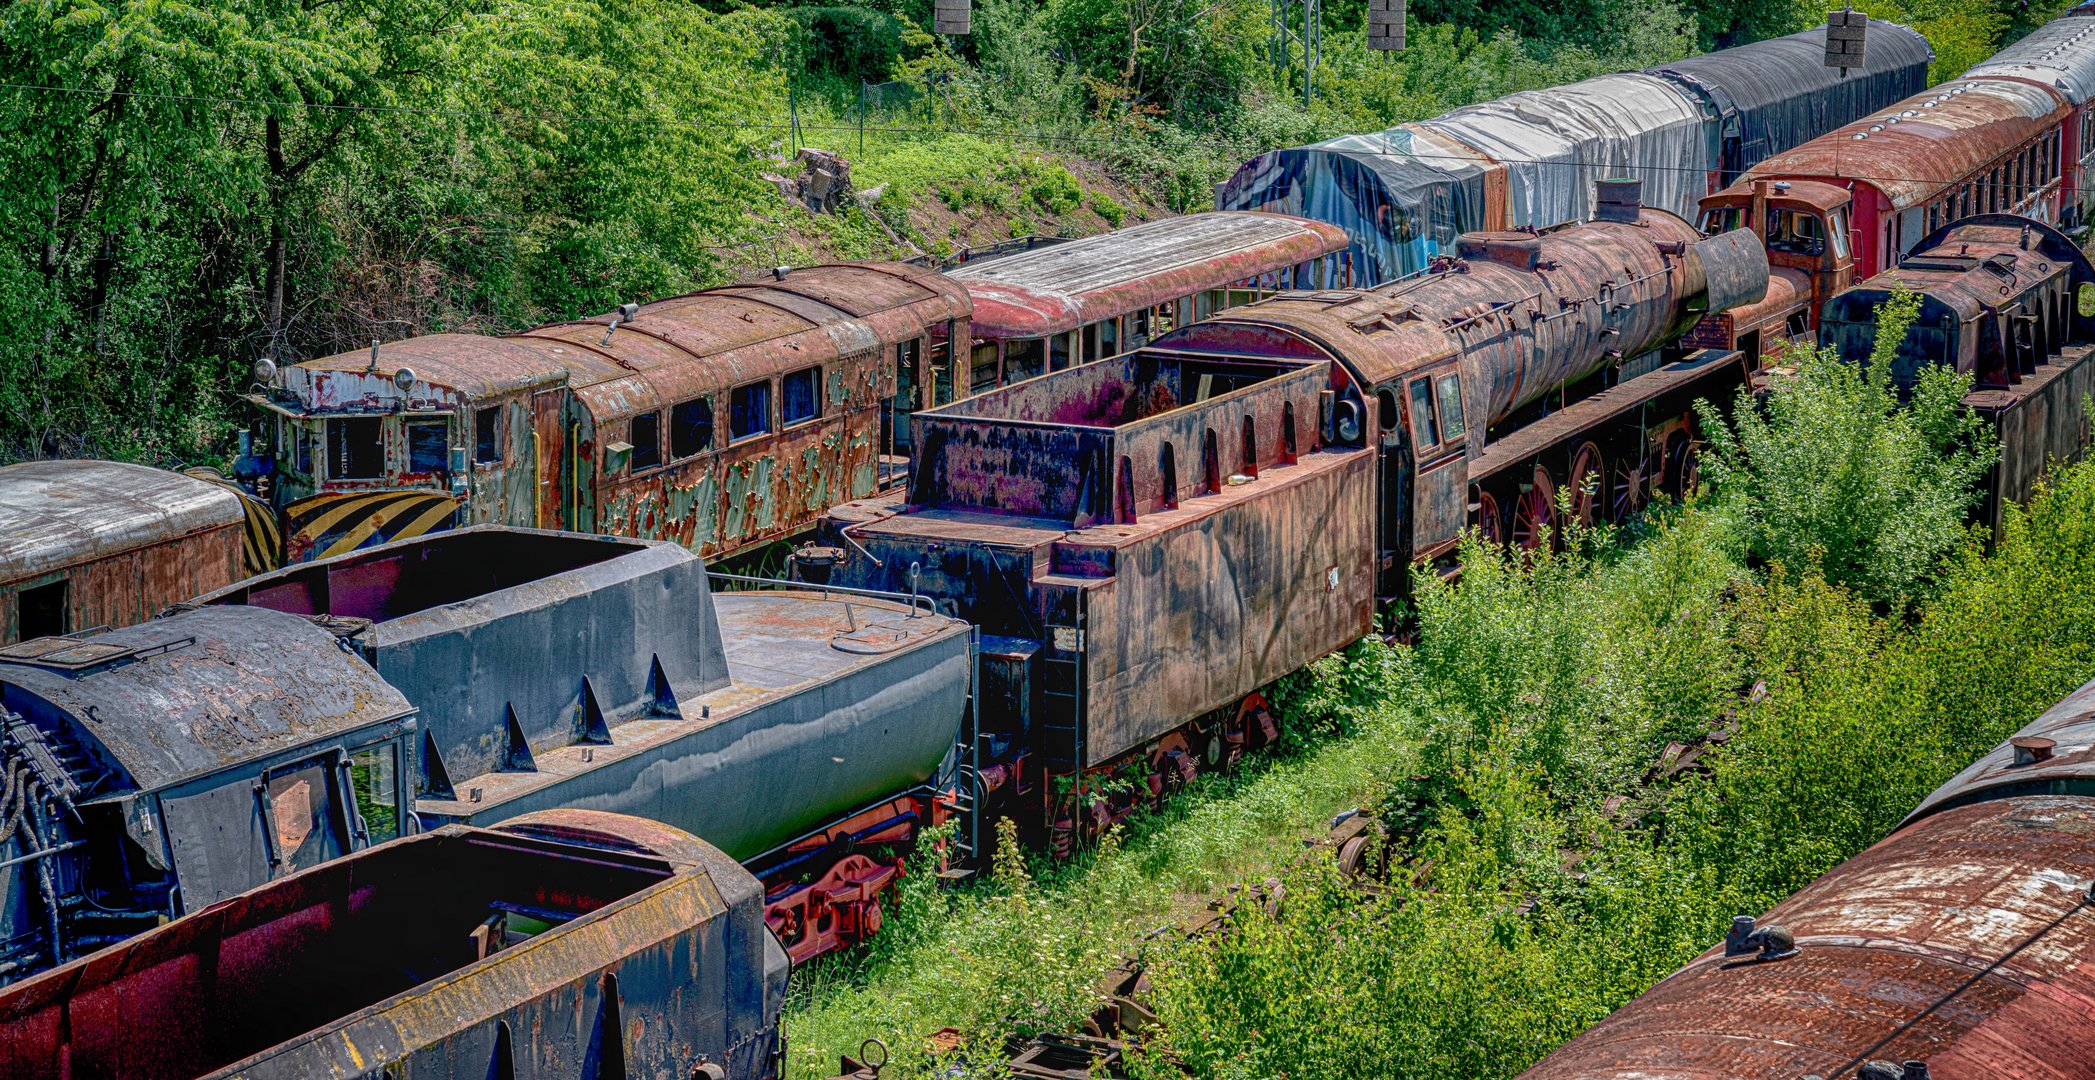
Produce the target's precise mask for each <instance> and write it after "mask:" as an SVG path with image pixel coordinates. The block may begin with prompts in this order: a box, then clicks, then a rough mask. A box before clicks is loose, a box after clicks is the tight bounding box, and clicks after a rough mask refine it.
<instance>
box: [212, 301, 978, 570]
mask: <svg viewBox="0 0 2095 1080" xmlns="http://www.w3.org/2000/svg"><path fill="white" fill-rule="evenodd" d="M968 314H969V306H968V298H967V294H966V292H964V291H963V290H962V289H961V288H960V287H959V286H958V285H957V284H955V283H954V282H953V281H951V280H950V279H948V278H946V277H944V276H942V275H940V274H938V273H935V272H933V271H930V270H926V269H923V268H920V267H914V266H908V265H905V264H886V263H880V264H876V263H841V264H833V265H824V266H810V267H804V268H798V269H792V268H786V267H781V268H779V269H778V270H776V271H774V272H773V273H772V275H771V276H769V277H766V278H764V279H762V280H757V281H750V282H744V283H742V284H738V285H729V286H723V287H721V288H717V289H707V290H704V291H702V292H697V293H693V294H690V295H688V296H679V297H673V298H671V299H667V300H659V301H656V302H654V303H650V304H644V305H627V306H626V307H623V308H621V309H619V310H618V311H617V312H615V313H613V314H611V315H607V316H603V317H600V318H595V319H588V320H583V321H580V322H571V323H560V324H556V325H552V326H545V327H540V328H538V329H535V330H529V331H526V332H524V333H521V334H515V335H511V336H509V337H501V338H491V337H473V336H468V335H462V334H438V335H433V336H429V337H418V338H410V339H407V340H404V341H396V342H391V343H389V344H385V345H378V344H375V343H374V345H373V346H372V349H371V351H370V352H369V353H362V352H359V353H345V354H342V355H339V356H331V357H325V358H322V359H317V360H309V361H306V362H304V363H300V364H294V365H291V366H289V367H286V368H284V369H283V370H282V371H276V370H274V368H273V366H271V365H267V364H264V365H261V366H260V370H259V371H258V374H260V375H262V376H264V377H265V382H266V385H265V386H264V387H262V389H261V390H260V392H258V393H255V394H252V395H250V399H249V400H251V401H252V402H253V403H254V404H255V405H256V406H257V407H258V409H259V410H260V419H259V420H258V425H257V426H258V430H257V431H256V432H255V438H254V442H253V446H254V453H255V454H257V455H259V456H261V457H264V458H266V459H267V461H266V462H251V463H246V464H247V465H248V467H247V468H246V469H244V470H243V471H244V472H246V473H250V474H261V475H266V476H269V477H271V478H272V487H273V491H272V497H273V498H274V499H275V501H276V504H277V506H278V507H280V508H281V510H282V513H283V515H284V518H285V522H284V530H283V531H284V544H285V556H286V558H288V559H290V560H292V561H297V560H300V559H307V558H314V557H319V556H326V555H334V554H340V553H342V552H345V551H351V550H355V549H356V548H359V547H363V546H368V545H371V544H376V543H382V542H385V541H387V540H392V539H398V538H402V537H408V536H415V535H419V534H421V533H425V532H430V531H434V530H439V529H444V528H450V527H454V526H459V525H472V524H508V525H523V526H537V527H543V528H552V529H569V530H574V531H578V532H600V533H609V534H613V535H620V536H635V537H642V538H650V539H670V540H675V541H677V542H678V543H681V544H683V545H685V546H687V547H689V548H691V549H693V550H694V551H697V552H699V553H701V554H704V555H708V556H713V557H731V556H734V555H737V554H739V553H746V552H750V551H752V550H754V549H756V548H759V547H761V546H762V545H764V544H766V543H768V542H770V541H773V540H776V539H778V538H780V537H783V536H785V535H787V534H789V533H792V532H794V531H796V530H799V529H801V528H804V527H805V526H807V525H809V524H811V523H812V522H814V521H815V520H817V519H818V518H819V516H820V514H821V512H822V511H823V510H824V509H826V508H827V507H828V506H830V505H831V504H832V503H835V502H838V501H842V500H845V499H850V498H857V497H861V496H865V495H870V494H872V493H874V492H876V491H878V490H880V489H881V488H882V487H884V486H886V485H887V484H889V483H890V482H899V480H900V478H901V476H902V475H903V465H902V462H901V461H900V460H899V459H898V458H896V457H895V456H894V454H895V452H896V450H897V445H896V442H897V440H896V432H897V431H898V430H900V429H902V428H905V427H906V426H907V424H908V418H909V415H910V413H911V412H913V411H914V410H916V409H918V408H922V407H926V406H930V405H935V404H940V403H943V402H946V401H950V400H952V398H953V396H954V393H955V386H956V374H955V371H954V362H953V358H952V357H951V356H950V355H948V353H947V343H948V342H951V341H956V340H965V339H966V337H967V334H968V329H967V323H968Z"/></svg>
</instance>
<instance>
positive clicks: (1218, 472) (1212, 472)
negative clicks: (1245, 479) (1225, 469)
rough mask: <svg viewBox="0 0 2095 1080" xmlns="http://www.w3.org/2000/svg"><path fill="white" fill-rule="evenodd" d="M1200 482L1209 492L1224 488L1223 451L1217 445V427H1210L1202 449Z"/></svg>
mask: <svg viewBox="0 0 2095 1080" xmlns="http://www.w3.org/2000/svg"><path fill="white" fill-rule="evenodd" d="M1200 482H1201V485H1202V487H1203V488H1204V489H1205V490H1207V491H1209V492H1217V491H1221V490H1222V453H1221V451H1220V450H1219V449H1217V448H1216V446H1215V429H1214V428H1209V429H1208V432H1207V437H1206V439H1205V440H1204V441H1203V442H1202V445H1201V450H1200Z"/></svg>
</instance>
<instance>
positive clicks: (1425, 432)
mask: <svg viewBox="0 0 2095 1080" xmlns="http://www.w3.org/2000/svg"><path fill="white" fill-rule="evenodd" d="M1411 437H1412V439H1413V440H1414V441H1415V442H1416V443H1417V444H1418V449H1420V450H1424V449H1426V448H1427V447H1429V446H1438V445H1440V426H1439V425H1438V424H1436V423H1434V422H1433V380H1431V379H1413V380H1412V381H1411Z"/></svg>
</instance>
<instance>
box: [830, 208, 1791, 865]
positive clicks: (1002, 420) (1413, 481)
mask: <svg viewBox="0 0 2095 1080" xmlns="http://www.w3.org/2000/svg"><path fill="white" fill-rule="evenodd" d="M1635 191H1636V186H1635V185H1634V184H1633V183H1632V184H1623V185H1619V186H1611V187H1610V188H1609V189H1608V190H1607V191H1605V192H1604V193H1603V199H1604V202H1605V204H1606V205H1607V206H1608V207H1609V213H1608V216H1607V217H1606V218H1603V219H1600V220H1596V221H1593V222H1589V223H1585V224H1581V225H1575V226H1568V227H1565V228H1563V229H1558V230H1551V231H1548V232H1543V233H1539V234H1533V233H1490V234H1478V235H1472V236H1470V237H1466V238H1464V240H1463V241H1462V244H1461V248H1460V249H1461V251H1462V252H1463V253H1464V257H1462V258H1459V259H1452V260H1447V261H1444V262H1441V263H1439V264H1436V266H1435V267H1434V268H1433V269H1432V270H1431V271H1430V272H1429V273H1427V274H1424V275H1422V276H1420V277H1418V278H1416V279H1413V280H1408V281H1404V282H1399V283H1396V284H1393V285H1389V286H1385V287H1383V288H1380V289H1375V290H1368V291H1344V290H1331V291H1309V290H1303V291H1291V292H1284V293H1281V294H1280V295H1278V296H1276V297H1274V298H1273V299H1270V300H1267V301H1263V302H1261V303H1258V304H1253V305H1248V306H1245V307H1242V308H1236V309H1232V310H1230V311H1227V312H1223V313H1221V314H1218V315H1216V316H1214V317H1213V318H1210V319H1208V320H1205V321H1203V322H1200V323H1196V324H1194V325H1192V326H1189V327H1182V328H1179V329H1177V330H1174V331H1173V332H1172V333H1170V334H1167V335H1165V336H1163V337H1162V338H1160V339H1159V340H1157V341H1156V342H1154V343H1152V344H1151V345H1149V346H1147V347H1145V348H1142V349H1139V350H1136V351H1135V352H1132V353H1129V354H1126V355H1123V356H1121V357H1117V358H1114V359H1111V360H1104V361H1100V362H1098V363H1096V364H1092V365H1087V366H1085V367H1082V368H1077V369H1073V370H1070V371H1066V372H1057V373H1051V374H1049V375H1047V376H1044V377H1042V378H1038V379H1034V380H1031V381H1028V382H1024V383H1020V384H1017V385H1015V386H1011V387H1007V388H1004V389H1002V390H998V391H995V392H992V393H989V394H985V395H981V396H979V397H976V398H973V399H970V400H967V401H962V402H956V403H954V404H952V405H950V406H946V407H944V408H940V409H934V410H929V411H926V412H924V413H922V414H920V415H919V416H918V417H917V419H916V421H915V423H916V436H917V437H916V443H917V446H918V457H917V459H916V461H915V463H914V469H913V472H912V476H911V482H910V486H909V489H908V491H907V492H906V494H897V495H894V496H890V497H887V498H883V499H875V500H865V501H861V502H858V503H851V504H845V505H843V506H840V507H839V508H838V509H837V510H835V511H833V512H832V513H831V515H830V518H829V526H830V527H829V540H830V542H831V544H832V545H833V546H834V548H835V549H836V551H837V554H838V555H840V556H841V557H842V561H841V562H840V563H839V564H838V565H837V567H836V569H835V571H834V573H835V574H836V575H837V578H836V580H839V581H842V582H845V583H848V584H852V585H855V586H859V587H872V588H899V587H901V584H902V583H904V582H906V583H908V585H909V587H911V588H912V589H914V590H922V591H923V592H926V593H928V594H930V595H933V596H936V597H939V598H940V599H941V600H942V601H945V602H950V603H951V604H952V605H954V610H955V611H956V612H957V613H958V614H959V615H960V616H961V617H963V618H966V619H968V620H970V621H972V622H974V623H976V624H978V625H979V626H980V627H981V630H982V634H983V638H982V669H983V677H982V684H983V685H982V691H981V693H980V694H979V695H978V698H977V701H978V711H979V721H978V722H979V728H980V736H981V739H982V743H981V745H980V746H979V747H978V751H977V752H978V754H979V755H980V760H981V768H980V773H979V775H980V776H981V777H982V784H981V787H982V789H983V790H982V791H980V792H978V793H976V797H978V798H981V799H984V800H987V805H990V806H992V807H997V808H999V809H998V811H996V812H1008V813H1012V814H1014V815H1015V816H1020V817H1021V820H1042V821H1045V822H1047V823H1048V824H1049V827H1050V833H1051V837H1052V838H1053V840H1054V842H1055V843H1056V845H1057V846H1058V847H1060V846H1064V845H1065V844H1066V843H1067V842H1068V841H1069V840H1071V839H1072V838H1073V837H1074V836H1076V835H1077V834H1079V833H1082V832H1095V831H1097V830H1099V829H1102V828H1103V827H1105V825H1107V824H1110V823H1111V822H1112V821H1114V820H1117V819H1118V818H1119V817H1121V816H1123V815H1124V814H1125V813H1126V812H1128V811H1129V810H1130V809H1131V808H1132V807H1133V806H1134V805H1135V804H1137V803H1139V802H1141V801H1144V800H1146V799H1149V798H1153V797H1155V796H1157V795H1159V794H1161V793H1162V792H1163V791H1164V790H1166V789H1167V788H1169V787H1170V786H1172V785H1174V784H1176V783H1178V782H1180V781H1183V780H1184V779H1186V778H1188V777H1190V776H1192V775H1194V774H1195V773H1196V772H1198V771H1199V770H1201V769H1202V768H1214V767H1220V766H1224V765H1226V764H1227V762H1229V761H1231V760H1234V759H1235V758H1237V757H1238V756H1240V755H1241V754H1242V753H1243V752H1244V751H1245V750H1247V749H1249V748H1252V747H1255V746H1257V745H1258V744H1259V743H1261V742H1263V741H1265V740H1267V739H1270V738H1272V737H1273V735H1274V727H1273V720H1272V716H1271V713H1270V710H1268V709H1267V708H1266V707H1265V704H1264V700H1263V698H1261V697H1260V694H1259V692H1260V689H1261V688H1262V687H1264V686H1265V685H1267V684H1268V683H1270V682H1271V681H1272V680H1273V679H1276V678H1278V677H1279V676H1280V675H1282V674H1285V673H1287V672H1290V671H1294V670H1296V669H1297V668H1299V667H1301V666H1302V665H1304V664H1306V663H1308V662H1310V661H1311V660H1314V659H1316V658H1317V657H1319V656H1322V655H1324V654H1326V653H1329V652H1331V651H1333V650H1335V649H1338V648H1341V647H1343V646H1344V645H1346V644H1348V643H1349V642H1351V641H1353V640H1355V639H1357V638H1359V637H1361V636H1362V635H1364V634H1366V633H1368V632H1369V631H1370V630H1371V629H1372V627H1373V620H1374V616H1375V607H1376V601H1377V600H1378V599H1384V600H1387V599H1393V598H1395V597H1397V596H1399V595H1401V593H1402V591H1403V590H1404V588H1405V587H1406V584H1407V583H1408V579H1409V574H1410V573H1411V570H1412V566H1413V564H1414V562H1417V561H1425V562H1427V563H1428V564H1429V565H1430V564H1431V563H1433V562H1434V561H1436V560H1444V559H1446V558H1448V557H1449V555H1450V553H1451V552H1452V549H1453V548H1454V546H1455V543H1456V541H1457V539H1458V537H1459V535H1460V533H1461V531H1462V529H1463V528H1464V527H1465V525H1467V524H1469V523H1471V522H1472V521H1478V520H1479V519H1481V523H1482V524H1484V525H1485V527H1486V528H1487V529H1494V530H1495V529H1497V528H1499V524H1498V522H1497V520H1496V519H1494V518H1493V516H1492V515H1494V514H1495V513H1496V510H1495V508H1494V507H1495V505H1496V502H1497V500H1498V499H1500V498H1504V497H1507V496H1510V495H1512V494H1515V493H1518V494H1520V495H1529V494H1531V493H1533V492H1536V491H1537V489H1540V490H1541V491H1544V492H1546V491H1548V490H1550V489H1551V488H1552V486H1553V482H1554V481H1553V477H1556V476H1565V477H1578V478H1580V480H1581V482H1582V484H1583V488H1582V490H1583V491H1584V492H1585V493H1586V494H1585V496H1584V502H1583V503H1582V504H1581V505H1582V506H1584V507H1585V508H1587V509H1589V510H1593V511H1595V512H1598V509H1599V508H1601V507H1608V508H1610V509H1619V510H1626V509H1628V508H1630V507H1633V506H1634V505H1636V503H1637V502H1639V501H1641V494H1642V493H1643V492H1644V491H1646V490H1648V488H1649V487H1650V486H1651V484H1652V482H1653V480H1652V478H1651V477H1649V476H1647V475H1644V474H1642V473H1641V472H1637V474H1636V475H1635V476H1634V477H1633V478H1632V480H1631V481H1630V484H1629V485H1628V486H1632V487H1633V488H1634V490H1635V491H1636V493H1637V498H1634V499H1633V498H1628V497H1625V498H1620V499H1617V498H1614V497H1613V494H1612V493H1613V492H1615V491H1617V490H1620V489H1619V488H1618V487H1616V486H1614V485H1613V483H1612V479H1613V478H1612V475H1611V474H1610V473H1608V472H1607V465H1608V463H1609V462H1610V461H1624V460H1626V461H1629V462H1634V463H1636V464H1634V465H1631V466H1630V468H1631V469H1632V470H1642V469H1643V468H1645V465H1644V464H1643V463H1644V462H1646V461H1648V460H1650V459H1651V457H1652V456H1653V455H1654V454H1655V453H1663V452H1671V453H1672V454H1674V457H1673V458H1672V462H1673V463H1674V467H1675V468H1685V467H1686V455H1685V450H1684V449H1683V448H1684V446H1685V445H1686V443H1687V440H1688V438H1689V436H1688V431H1689V428H1688V424H1689V423H1690V420H1691V418H1690V416H1689V403H1690V401H1691V400H1692V398H1694V397H1697V396H1712V395H1713V394H1714V393H1715V391H1717V390H1718V389H1721V388H1722V387H1724V386H1726V385H1734V384H1736V383H1737V382H1738V381H1739V380H1741V379H1742V378H1743V377H1744V375H1745V370H1744V361H1743V360H1742V358H1741V357H1739V355H1738V354H1736V353H1710V352H1703V353H1696V354H1692V355H1689V356H1685V357H1680V358H1678V359H1675V358H1674V357H1671V356H1669V355H1668V353H1667V350H1668V349H1669V347H1670V346H1671V345H1672V343H1673V342H1674V341H1676V340H1677V339H1678V337H1679V335H1680V334H1681V333H1682V332H1683V331H1685V330H1686V329H1687V328H1688V327H1690V326H1692V325H1694V323H1695V322H1696V320H1697V319H1699V318H1700V317H1701V315H1702V314H1703V313H1704V312H1706V311H1708V310H1710V309H1711V308H1712V307H1723V306H1727V305H1730V304H1734V303H1740V302H1747V301H1751V300H1754V299H1758V298H1759V296H1760V295H1761V290H1762V289H1764V287H1765V283H1766V281H1767V262H1766V258H1765V256H1764V254H1762V252H1761V249H1760V246H1759V244H1758V243H1757V242H1756V241H1755V239H1754V238H1753V237H1752V236H1751V234H1746V233H1734V234H1728V235H1726V236H1722V237H1717V238H1715V239H1708V240H1705V239H1702V238H1700V237H1699V236H1698V235H1697V234H1696V233H1695V231H1694V230H1693V228H1692V227H1690V226H1689V225H1688V223H1687V222H1685V221H1683V220H1681V219H1680V218H1678V217H1676V216H1674V215H1672V214H1668V213H1665V212H1663V211H1653V210H1646V209H1644V208H1642V207H1641V206H1640V205H1638V203H1637V199H1636V195H1635ZM1370 403H1373V404H1372V405H1371V404H1370ZM1653 447H1658V448H1660V449H1659V450H1658V451H1654V450H1653V449H1651V448H1653ZM1566 460H1568V461H1569V462H1570V463H1571V464H1572V465H1573V466H1574V467H1583V468H1584V469H1585V470H1586V471H1585V472H1584V473H1580V472H1575V471H1566V470H1565V469H1564V464H1563V463H1564V462H1565V461H1566ZM1532 509H1533V513H1534V516H1532V517H1528V518H1522V519H1518V520H1519V521H1521V522H1522V523H1523V525H1524V526H1525V527H1526V528H1527V530H1528V531H1527V533H1526V534H1525V536H1524V537H1523V538H1524V539H1526V540H1528V541H1529V542H1535V543H1540V542H1543V541H1544V540H1546V539H1547V536H1548V531H1549V528H1550V524H1549V515H1550V514H1551V513H1553V512H1554V500H1553V499H1542V498H1540V497H1539V496H1537V497H1535V498H1534V501H1533V503H1532ZM1115 773H1125V774H1127V775H1128V778H1129V779H1130V780H1131V781H1132V782H1130V783H1125V784H1104V783H1100V784H1092V783H1091V781H1089V780H1085V781H1082V782H1080V783H1078V784H1075V785H1072V784H1069V783H1066V782H1064V781H1063V780H1062V779H1060V778H1064V777H1069V776H1073V775H1081V776H1085V777H1098V776H1101V775H1104V774H1115ZM1087 786H1088V787H1089V789H1090V791H1091V794H1089V795H1083V794H1081V792H1080V790H1079V789H1085V788H1087ZM1021 811H1023V813H1021Z"/></svg>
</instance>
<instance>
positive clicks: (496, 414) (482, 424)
mask: <svg viewBox="0 0 2095 1080" xmlns="http://www.w3.org/2000/svg"><path fill="white" fill-rule="evenodd" d="M501 416H502V407H501V406H499V405H497V406H494V407H493V408H487V409H482V410H480V411H479V412H476V413H474V414H473V460H474V461H476V462H478V463H480V464H482V465H494V464H497V463H499V462H500V461H501V460H502V443H501V442H500V441H499V440H498V439H496V437H495V422H496V421H497V420H498V419H500V418H501Z"/></svg>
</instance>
